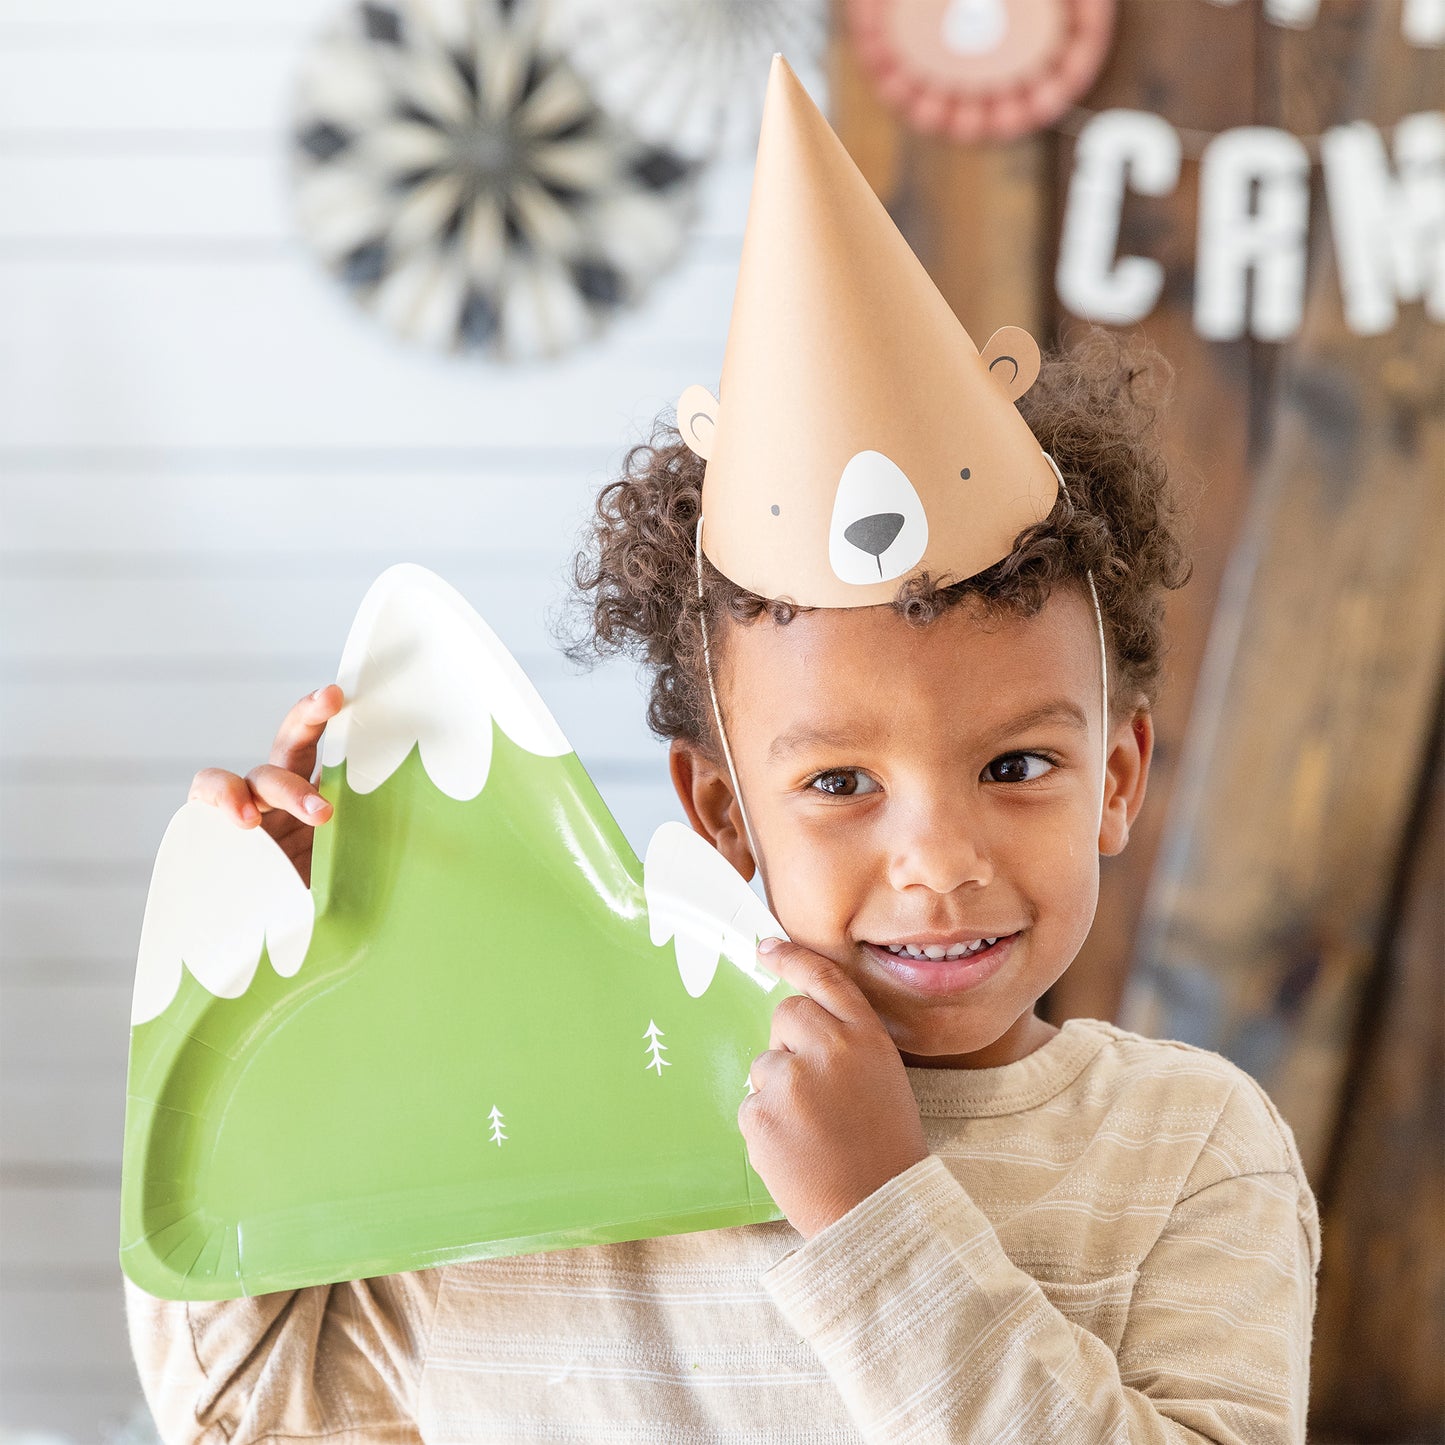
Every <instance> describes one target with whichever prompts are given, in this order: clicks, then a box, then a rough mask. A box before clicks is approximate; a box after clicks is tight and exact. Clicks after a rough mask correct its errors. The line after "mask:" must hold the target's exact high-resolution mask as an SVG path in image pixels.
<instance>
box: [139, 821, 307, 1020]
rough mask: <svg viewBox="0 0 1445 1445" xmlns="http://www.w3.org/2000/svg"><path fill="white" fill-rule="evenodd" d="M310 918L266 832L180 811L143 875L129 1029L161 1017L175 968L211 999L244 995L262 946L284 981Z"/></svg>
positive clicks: (302, 948)
mask: <svg viewBox="0 0 1445 1445" xmlns="http://www.w3.org/2000/svg"><path fill="white" fill-rule="evenodd" d="M315 917H316V914H315V906H314V904H313V903H312V899H311V894H310V892H309V890H308V889H307V888H306V885H305V884H304V883H302V881H301V878H300V875H299V874H298V873H297V872H296V868H295V865H294V864H293V863H292V862H291V860H290V859H289V858H288V857H287V856H286V854H285V853H284V852H282V850H281V848H280V847H279V846H278V845H277V843H276V841H275V840H274V839H273V838H272V837H271V835H270V834H269V833H267V832H266V831H265V830H264V829H262V828H260V827H256V828H250V829H246V828H239V827H237V826H236V824H235V823H233V822H231V820H230V819H229V818H228V817H227V816H226V815H225V814H224V813H222V812H221V810H220V809H219V808H215V807H212V806H211V804H209V803H187V804H186V805H185V806H184V807H183V808H181V809H180V810H179V811H178V812H177V813H176V814H175V816H174V817H172V819H171V821H170V824H169V826H168V827H167V828H166V831H165V836H164V837H163V838H162V839H161V846H160V851H159V852H158V853H157V854H156V863H155V868H154V869H153V870H152V872H151V886H150V894H149V896H148V897H147V899H146V911H145V921H144V923H142V924H141V935H140V950H139V953H138V956H137V959H136V970H135V993H134V994H133V996H132V1000H131V1012H130V1021H131V1024H132V1025H135V1024H143V1023H146V1022H147V1021H148V1020H150V1019H153V1018H155V1017H156V1016H157V1015H158V1014H160V1013H163V1012H164V1011H165V1009H166V1006H167V1005H168V1004H169V1003H170V1001H171V1000H172V999H173V998H174V997H175V994H176V990H177V989H178V988H179V987H180V985H181V965H182V964H183V963H184V964H185V966H186V967H187V968H189V969H190V971H191V973H192V974H193V975H194V976H195V978H196V980H197V982H199V983H200V984H202V985H203V986H204V987H205V988H206V989H208V990H209V991H210V992H211V993H213V994H215V995H216V997H217V998H239V997H240V996H241V995H242V994H243V993H245V991H246V990H247V989H248V988H249V987H250V985H251V980H252V979H253V978H254V977H255V975H256V965H257V963H259V962H260V959H261V949H262V946H263V945H264V946H265V948H266V950H267V952H268V954H269V956H270V959H271V965H272V967H273V968H274V969H275V970H276V972H277V973H279V974H280V975H281V976H282V977H283V978H291V977H293V976H294V975H295V973H296V971H297V969H299V968H300V967H301V962H302V960H303V959H304V958H305V957H306V950H307V948H308V947H309V945H310V943H311V929H312V926H313V924H314V922H315Z"/></svg>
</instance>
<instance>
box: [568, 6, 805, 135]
mask: <svg viewBox="0 0 1445 1445" xmlns="http://www.w3.org/2000/svg"><path fill="white" fill-rule="evenodd" d="M545 24H546V27H547V34H548V35H549V36H550V37H552V39H553V40H554V42H555V43H556V44H557V46H558V48H559V49H563V50H565V51H566V53H567V55H568V56H569V57H570V58H571V60H572V62H573V64H574V65H576V67H577V69H578V70H579V71H581V72H582V74H583V75H584V76H585V77H586V80H587V83H588V84H589V85H590V86H591V88H592V92H593V94H594V95H596V97H597V98H598V100H599V101H600V102H601V103H602V104H603V105H605V106H606V107H607V108H608V110H610V111H611V112H612V113H613V114H614V115H616V116H619V117H621V118H622V119H624V120H625V121H626V123H627V124H628V125H629V126H631V127H632V128H633V129H634V130H635V131H636V132H637V133H638V134H639V135H643V136H646V137H647V138H648V139H650V140H652V141H653V142H655V143H657V144H663V145H667V146H669V147H671V148H672V149H674V150H678V151H681V152H683V153H684V154H686V155H689V156H698V157H701V156H734V155H749V154H751V152H752V149H753V147H754V146H755V145H756V144H757V140H758V123H759V121H760V120H761V118H762V109H763V92H764V90H765V88H766V85H765V82H766V80H767V75H768V65H769V62H770V61H771V59H772V57H773V55H774V54H775V53H777V52H779V51H781V52H782V53H783V54H784V55H785V56H786V57H787V59H788V62H789V64H790V65H792V66H793V68H794V69H795V70H797V71H798V72H799V73H800V74H801V75H802V76H803V77H804V78H805V79H813V78H814V72H819V74H818V75H817V77H816V80H815V88H816V84H817V83H821V69H822V64H823V56H824V50H825V47H826V45H827V39H828V4H827V0H551V4H550V5H549V6H548V10H547V17H546V21H545Z"/></svg>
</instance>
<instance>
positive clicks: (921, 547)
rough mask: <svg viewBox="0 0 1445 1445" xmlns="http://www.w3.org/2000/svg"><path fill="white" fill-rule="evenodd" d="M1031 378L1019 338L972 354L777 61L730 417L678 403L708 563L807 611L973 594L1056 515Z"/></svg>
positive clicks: (722, 405) (714, 402) (746, 261)
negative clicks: (1025, 399) (916, 581)
mask: <svg viewBox="0 0 1445 1445" xmlns="http://www.w3.org/2000/svg"><path fill="white" fill-rule="evenodd" d="M1038 371H1039V349H1038V346H1037V344H1036V343H1035V341H1034V339H1033V338H1032V337H1031V336H1030V335H1029V334H1028V333H1027V332H1026V331H1023V330H1021V329H1020V328H1018V327H1014V326H1006V327H1003V328H1002V329H1001V330H999V331H997V332H995V333H994V335H993V336H992V337H991V338H990V339H989V341H988V343H987V344H986V345H985V346H984V348H983V350H982V352H980V351H979V349H978V347H977V346H975V345H974V343H973V341H972V340H971V339H970V337H969V335H968V332H967V331H965V330H964V328H963V326H962V325H961V324H960V323H959V321H958V319H957V318H956V317H955V316H954V314H953V312H952V310H951V309H950V307H949V305H948V303H947V301H945V300H944V298H943V296H942V295H941V294H940V293H939V291H938V289H937V287H935V286H934V284H933V282H932V280H931V279H930V278H929V276H928V273H927V272H926V271H925V270H924V268H923V266H922V264H921V263H920V262H919V260H918V258H917V257H916V256H915V255H914V254H913V252H912V251H911V250H910V249H909V247H908V243H907V242H906V241H905V240H904V239H903V237H902V235H901V234H900V233H899V231H898V229H897V227H896V226H895V225H894V224H893V221H892V220H891V219H890V217H889V215H888V213H887V211H886V210H885V209H884V208H883V205H882V203H881V202H880V201H879V200H878V198H877V197H876V196H875V195H874V194H873V191H872V189H871V187H870V186H869V185H868V182H867V181H866V180H865V179H864V177H863V175H862V174H861V172H860V171H859V170H858V168H857V166H856V165H854V163H853V161H852V159H851V158H850V157H849V155H848V153H847V151H846V150H845V149H844V148H843V144H842V142H841V141H840V140H839V139H838V137H837V136H836V135H835V134H834V133H833V130H832V128H831V127H830V126H829V125H828V122H827V121H826V120H825V119H824V118H823V115H822V114H821V112H820V111H819V110H818V108H817V106H815V105H814V104H813V102H812V100H811V99H810V98H809V97H808V94H807V92H806V91H805V90H804V89H803V87H802V85H801V84H800V82H799V81H798V78H797V76H796V75H795V74H794V73H793V71H792V69H791V68H790V67H789V65H788V63H787V61H786V60H784V59H783V57H782V56H781V55H775V56H774V57H773V61H772V69H771V72H770V74H769V78H768V90H767V99H766V102H765V104H764V110H763V122H762V132H761V135H760V138H759V142H758V155H757V168H756V171H755V173H754V179H753V189H752V199H751V201H750V203H749V208H748V219H747V228H746V231H745V234H744V238H743V249H742V261H741V266H740V269H739V274H738V282H737V291H736V294H735V297H734V300H733V311H732V320H731V324H730V327H729V330H728V338H727V347H726V351H725V354H724V359H723V369H722V382H721V386H720V391H721V398H720V399H718V398H715V397H713V396H712V395H711V393H710V392H708V391H707V390H706V389H705V388H704V387H701V386H691V387H689V388H688V389H687V390H686V391H685V392H684V393H683V394H682V396H681V398H680V399H679V401H678V408H677V425H678V429H679V430H680V431H681V433H682V435H683V438H684V440H685V441H686V442H687V443H688V445H689V446H690V447H691V448H692V449H693V451H695V452H696V453H698V455H700V456H701V457H703V458H704V459H705V461H706V467H705V472H704V482H703V494H702V503H703V505H702V512H703V526H702V538H701V546H702V551H703V554H704V555H705V556H706V557H707V558H708V560H709V561H710V562H711V563H712V564H713V565H714V566H715V567H716V568H717V569H718V571H720V572H721V573H723V575H724V576H726V577H729V578H730V579H731V580H732V581H734V582H736V583H737V584H739V585H740V586H742V587H746V588H748V589H749V590H750V591H753V592H756V593H758V594H759V595H761V596H763V597H769V598H779V599H785V600H787V601H790V602H793V603H796V604H798V605H801V606H807V607H858V606H867V605H871V604H876V603H884V602H890V601H892V600H893V598H894V597H895V595H896V593H897V591H898V588H899V586H900V585H901V584H902V583H903V582H905V581H906V580H907V579H909V578H911V577H914V576H917V575H919V574H920V573H924V572H926V573H927V574H929V576H931V577H932V578H933V579H934V580H935V581H936V582H938V583H940V584H943V583H946V582H960V581H963V580H965V579H966V578H968V577H972V576H973V575H975V574H976V573H978V572H981V571H982V570H983V569H984V568H986V567H990V566H992V565H993V564H994V563H995V562H998V561H1000V560H1001V559H1002V558H1004V557H1006V556H1007V555H1008V554H1009V553H1010V552H1011V551H1012V550H1013V546H1014V542H1015V539H1016V538H1017V536H1018V534H1019V533H1020V532H1022V531H1023V530H1024V529H1025V528H1027V527H1029V526H1031V525H1033V524H1034V523H1036V522H1040V521H1042V520H1043V519H1044V518H1046V517H1047V516H1048V515H1049V513H1050V511H1051V510H1052V508H1053V505H1054V502H1055V499H1056V498H1057V496H1058V489H1059V485H1060V479H1059V476H1058V472H1057V470H1056V469H1055V467H1054V465H1053V463H1052V461H1051V460H1050V459H1049V458H1048V457H1047V456H1046V455H1045V453H1044V452H1043V451H1042V450H1041V448H1040V447H1039V444H1038V442H1037V441H1036V440H1035V438H1034V436H1033V433H1032V432H1031V431H1030V430H1029V427H1028V425H1027V423H1026V422H1025V421H1024V419H1023V418H1022V416H1020V415H1019V413H1018V410H1017V409H1016V407H1015V405H1014V403H1015V401H1016V400H1017V399H1018V398H1019V397H1020V396H1022V395H1023V394H1024V392H1026V391H1027V390H1028V388H1029V387H1030V386H1031V385H1032V384H1033V382H1034V379H1035V378H1036V377H1037V375H1038Z"/></svg>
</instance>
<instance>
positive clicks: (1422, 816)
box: [1310, 730, 1445, 1441]
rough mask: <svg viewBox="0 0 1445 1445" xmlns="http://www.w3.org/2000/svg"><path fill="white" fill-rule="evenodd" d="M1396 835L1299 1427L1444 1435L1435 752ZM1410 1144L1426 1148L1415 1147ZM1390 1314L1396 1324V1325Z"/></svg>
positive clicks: (1444, 814)
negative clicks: (1390, 899)
mask: <svg viewBox="0 0 1445 1445" xmlns="http://www.w3.org/2000/svg"><path fill="white" fill-rule="evenodd" d="M1433 751H1434V766H1433V778H1432V779H1429V780H1428V781H1427V786H1426V787H1425V789H1424V793H1423V797H1422V803H1423V806H1422V807H1421V808H1420V810H1419V812H1418V815H1417V819H1416V826H1415V827H1414V828H1413V829H1412V831H1411V834H1410V835H1409V837H1408V838H1407V843H1408V847H1407V849H1406V858H1405V864H1406V867H1405V879H1404V883H1405V886H1404V888H1403V889H1402V891H1401V896H1400V900H1399V901H1400V909H1399V914H1398V924H1397V926H1396V927H1395V928H1392V930H1391V932H1392V933H1393V935H1394V936H1393V939H1392V946H1391V947H1389V948H1388V949H1387V950H1386V951H1385V953H1384V955H1383V957H1382V960H1381V967H1380V969H1379V970H1378V974H1377V976H1376V977H1375V978H1373V979H1372V980H1371V991H1370V1006H1369V1007H1368V1008H1367V1010H1366V1011H1365V1015H1364V1016H1363V1017H1362V1020H1361V1029H1360V1031H1359V1035H1358V1037H1357V1041H1356V1048H1355V1050H1354V1053H1353V1055H1352V1058H1353V1059H1354V1060H1355V1061H1356V1062H1355V1067H1354V1069H1353V1070H1352V1076H1351V1086H1352V1087H1351V1090H1350V1095H1351V1096H1350V1097H1349V1098H1348V1099H1347V1101H1346V1104H1345V1107H1344V1108H1343V1109H1342V1111H1341V1119H1340V1127H1341V1140H1340V1145H1339V1147H1338V1150H1337V1152H1336V1155H1335V1158H1334V1161H1333V1162H1334V1167H1333V1170H1332V1173H1331V1176H1330V1179H1329V1181H1328V1183H1329V1189H1328V1193H1329V1195H1330V1205H1329V1207H1328V1208H1327V1209H1325V1211H1324V1212H1323V1215H1322V1217H1321V1221H1320V1231H1321V1234H1320V1237H1321V1242H1322V1245H1323V1253H1322V1256H1321V1263H1320V1279H1319V1312H1318V1315H1317V1317H1316V1320H1315V1355H1314V1389H1313V1391H1312V1398H1311V1402H1310V1418H1311V1420H1312V1421H1314V1425H1315V1428H1314V1430H1313V1431H1312V1437H1311V1438H1312V1439H1316V1440H1320V1441H1324V1440H1338V1441H1351V1440H1386V1439H1391V1440H1419V1441H1427V1440H1431V1441H1440V1440H1445V1372H1442V1370H1441V1361H1442V1360H1445V889H1442V887H1441V886H1440V885H1441V879H1442V878H1445V758H1442V753H1441V738H1440V733H1439V731H1438V730H1437V732H1436V736H1435V745H1434V749H1433ZM1422 1144H1425V1145H1427V1146H1428V1147H1421V1146H1422ZM1402 1325H1403V1326H1404V1328H1402Z"/></svg>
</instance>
